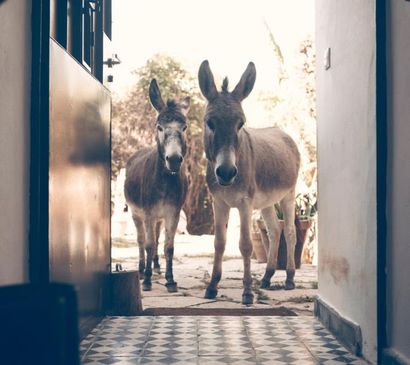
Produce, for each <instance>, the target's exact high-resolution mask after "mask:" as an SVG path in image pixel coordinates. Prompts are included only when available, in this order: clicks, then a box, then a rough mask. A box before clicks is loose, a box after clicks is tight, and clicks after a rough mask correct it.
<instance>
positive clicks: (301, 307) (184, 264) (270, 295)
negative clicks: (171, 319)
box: [112, 235, 317, 315]
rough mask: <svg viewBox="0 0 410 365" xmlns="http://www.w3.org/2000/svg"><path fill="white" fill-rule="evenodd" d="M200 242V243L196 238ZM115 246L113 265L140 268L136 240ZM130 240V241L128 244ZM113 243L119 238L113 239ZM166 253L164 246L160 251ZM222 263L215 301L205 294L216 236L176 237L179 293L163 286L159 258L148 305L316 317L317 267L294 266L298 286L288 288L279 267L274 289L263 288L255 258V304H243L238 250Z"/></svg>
mask: <svg viewBox="0 0 410 365" xmlns="http://www.w3.org/2000/svg"><path fill="white" fill-rule="evenodd" d="M195 240H197V242H196V241H195ZM122 242H123V246H124V247H122V248H121V243H120V244H117V246H116V245H114V247H113V252H112V257H113V269H114V268H115V265H116V264H117V263H120V264H121V265H122V268H123V269H125V270H136V269H137V265H138V249H137V247H136V245H135V244H129V243H130V242H135V241H133V238H130V239H128V241H125V243H124V241H122ZM127 242H128V243H127ZM114 243H115V241H114ZM161 251H162V245H161V246H160V249H159V252H161ZM227 251H228V252H227V254H226V255H225V257H224V262H223V264H222V270H223V273H222V279H221V281H220V284H219V291H218V296H217V298H215V299H205V298H204V292H205V288H206V286H207V283H208V282H209V280H210V276H211V274H212V264H213V253H212V252H213V237H212V236H205V237H204V236H202V237H197V236H188V235H180V236H177V238H176V244H175V256H174V279H175V281H176V282H177V283H178V289H179V290H178V292H177V293H168V292H167V289H166V287H165V277H164V274H163V273H164V271H165V260H164V258H163V257H161V259H160V263H161V269H162V272H163V273H162V274H161V275H157V274H154V275H153V280H152V281H153V285H152V291H150V292H142V296H143V297H142V304H143V307H144V309H150V308H151V309H152V308H169V307H172V308H187V309H188V308H189V309H197V308H212V309H215V308H229V309H244V308H246V309H252V308H259V309H262V308H265V309H267V308H276V309H278V308H286V309H287V310H288V311H287V312H286V313H288V314H296V315H312V312H313V299H314V296H315V295H316V292H317V270H316V266H313V265H307V264H304V265H302V267H301V269H300V270H296V275H295V284H296V289H295V290H291V291H285V290H284V281H285V277H286V273H285V271H284V270H278V271H277V272H276V273H275V275H274V277H273V279H272V282H271V284H272V285H271V288H270V290H264V289H260V288H259V282H260V280H261V278H262V276H263V274H264V270H265V267H266V264H264V263H258V262H257V260H254V259H253V260H252V275H253V278H254V283H253V287H254V294H255V301H254V305H253V306H250V307H245V306H244V305H242V304H241V300H242V290H243V289H242V288H243V286H242V277H243V270H242V268H243V263H242V259H241V256H240V254H239V249H238V248H237V247H235V246H234V245H232V247H230V248H228V250H227ZM187 314H189V312H187Z"/></svg>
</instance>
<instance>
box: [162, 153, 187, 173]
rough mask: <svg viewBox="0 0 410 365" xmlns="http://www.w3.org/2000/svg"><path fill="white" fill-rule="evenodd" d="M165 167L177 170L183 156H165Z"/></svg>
mask: <svg viewBox="0 0 410 365" xmlns="http://www.w3.org/2000/svg"><path fill="white" fill-rule="evenodd" d="M165 160H166V164H167V168H168V169H169V170H170V171H171V172H178V171H179V169H180V168H181V164H182V161H183V160H184V158H183V157H182V156H181V155H180V154H173V155H168V156H166V157H165Z"/></svg>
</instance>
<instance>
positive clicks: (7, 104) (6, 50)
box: [0, 0, 31, 285]
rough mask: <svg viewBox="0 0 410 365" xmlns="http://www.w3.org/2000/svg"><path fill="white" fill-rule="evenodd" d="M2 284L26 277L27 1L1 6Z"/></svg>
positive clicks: (28, 17) (28, 117) (29, 28)
mask: <svg viewBox="0 0 410 365" xmlns="http://www.w3.org/2000/svg"><path fill="white" fill-rule="evenodd" d="M0 83H1V85H0V161H1V165H0V166H1V167H0V176H1V178H0V209H1V215H0V217H1V218H0V285H6V284H14V283H21V282H25V281H27V280H28V213H29V212H28V205H29V203H28V202H29V195H28V194H29V151H30V144H29V143H30V139H29V136H30V128H29V127H30V90H31V1H29V0H8V1H6V2H5V3H4V4H3V5H1V6H0Z"/></svg>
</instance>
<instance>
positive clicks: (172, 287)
mask: <svg viewBox="0 0 410 365" xmlns="http://www.w3.org/2000/svg"><path fill="white" fill-rule="evenodd" d="M165 286H166V287H167V290H168V293H176V292H177V291H178V285H177V283H176V282H173V283H166V284H165Z"/></svg>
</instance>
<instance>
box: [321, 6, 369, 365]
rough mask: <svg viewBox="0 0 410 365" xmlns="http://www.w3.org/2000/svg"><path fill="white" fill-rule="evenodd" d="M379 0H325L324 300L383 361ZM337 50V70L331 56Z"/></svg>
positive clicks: (322, 255)
mask: <svg viewBox="0 0 410 365" xmlns="http://www.w3.org/2000/svg"><path fill="white" fill-rule="evenodd" d="M375 32H376V30H375V2H374V1H372V0H361V1H357V0H317V1H316V45H317V49H316V51H317V116H318V156H319V157H318V173H319V175H318V192H319V214H320V215H319V224H318V227H319V230H318V237H319V263H318V265H319V266H318V267H319V297H320V298H321V299H322V300H323V301H324V302H326V303H327V304H329V305H330V306H332V307H334V308H335V309H336V310H337V311H338V312H339V314H340V315H341V316H342V317H344V318H346V319H348V320H350V321H353V322H355V323H356V324H358V325H359V326H360V327H361V331H362V335H363V354H364V356H365V357H366V358H367V359H368V360H370V361H371V362H373V363H375V361H376V343H377V342H376V338H377V325H376V322H377V321H376V255H377V252H376V116H375V107H376V94H375V82H376V78H375V72H376V71H375V56H376V54H375V35H376V33H375ZM328 47H330V48H331V67H330V69H328V70H325V69H324V67H323V54H324V52H325V50H326V48H328Z"/></svg>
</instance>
